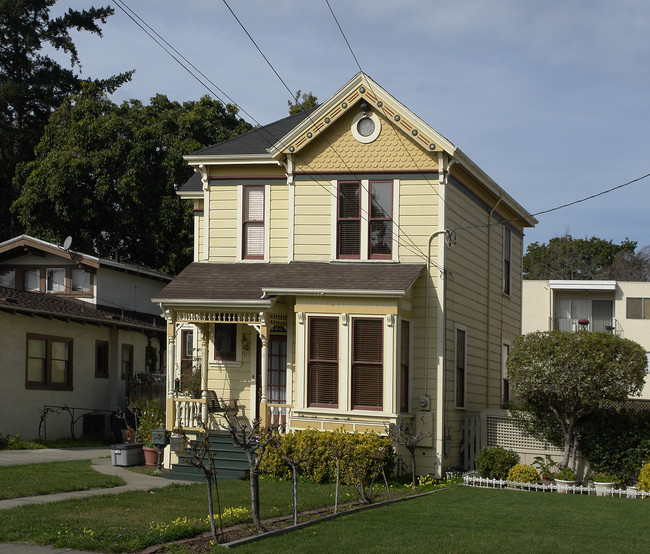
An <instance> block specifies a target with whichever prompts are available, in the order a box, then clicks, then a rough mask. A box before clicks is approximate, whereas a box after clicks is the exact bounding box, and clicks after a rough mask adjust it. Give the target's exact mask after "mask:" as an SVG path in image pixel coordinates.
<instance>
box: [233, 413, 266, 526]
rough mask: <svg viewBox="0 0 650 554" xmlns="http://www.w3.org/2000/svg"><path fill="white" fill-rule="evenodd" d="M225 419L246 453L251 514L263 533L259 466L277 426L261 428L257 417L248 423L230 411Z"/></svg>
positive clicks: (239, 445) (237, 442) (234, 437)
mask: <svg viewBox="0 0 650 554" xmlns="http://www.w3.org/2000/svg"><path fill="white" fill-rule="evenodd" d="M225 419H226V423H227V425H228V431H229V432H230V436H231V437H232V440H233V443H234V444H235V445H236V446H238V447H239V448H241V449H242V450H243V451H244V452H245V453H246V459H247V460H248V468H249V474H250V486H251V514H252V516H253V523H254V524H255V528H256V529H257V532H258V533H263V532H264V527H263V526H262V522H261V520H260V480H259V467H260V462H261V461H262V456H263V455H264V450H266V448H267V446H268V445H269V444H271V442H273V441H274V440H275V437H276V436H277V435H278V427H277V426H276V425H271V426H269V427H267V428H262V427H261V426H260V420H259V419H256V420H254V421H253V422H252V423H249V422H248V421H247V420H244V419H243V418H239V417H237V415H236V414H234V413H232V412H226V413H225Z"/></svg>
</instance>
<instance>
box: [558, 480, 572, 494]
mask: <svg viewBox="0 0 650 554" xmlns="http://www.w3.org/2000/svg"><path fill="white" fill-rule="evenodd" d="M575 484H576V482H575V481H564V480H563V479H556V480H555V485H556V486H557V492H559V493H560V494H569V493H573V489H572V487H573V485H575Z"/></svg>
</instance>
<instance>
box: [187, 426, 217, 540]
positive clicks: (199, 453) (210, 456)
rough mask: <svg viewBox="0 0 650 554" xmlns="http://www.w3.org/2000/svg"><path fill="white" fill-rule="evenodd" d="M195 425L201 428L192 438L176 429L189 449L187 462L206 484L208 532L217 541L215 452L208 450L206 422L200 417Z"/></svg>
mask: <svg viewBox="0 0 650 554" xmlns="http://www.w3.org/2000/svg"><path fill="white" fill-rule="evenodd" d="M197 426H198V427H199V428H200V429H201V431H199V433H198V438H197V439H195V440H193V439H191V438H190V437H188V436H187V433H186V432H185V430H184V429H183V428H182V427H181V428H180V429H179V430H178V433H179V435H180V436H181V437H182V438H183V441H184V443H185V446H186V447H187V448H189V449H190V454H191V456H190V457H189V458H186V462H185V463H187V464H189V465H191V466H192V467H195V468H197V469H199V470H200V471H201V472H202V473H203V477H204V478H205V481H206V483H207V485H208V514H209V516H210V533H211V535H212V539H213V540H214V541H215V542H217V541H218V539H217V528H216V524H215V521H214V502H213V497H212V484H213V483H214V484H215V486H216V487H217V498H218V497H219V488H218V487H219V485H218V484H217V470H216V469H215V467H214V458H215V452H213V451H211V450H210V433H209V431H208V428H207V425H206V422H204V421H202V420H201V419H198V420H197ZM218 513H219V529H220V530H221V532H222V533H223V524H222V522H221V509H220V508H219V512H218Z"/></svg>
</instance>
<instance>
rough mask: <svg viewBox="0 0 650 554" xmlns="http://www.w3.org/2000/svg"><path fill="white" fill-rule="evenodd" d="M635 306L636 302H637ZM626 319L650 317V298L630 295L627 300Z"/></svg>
mask: <svg viewBox="0 0 650 554" xmlns="http://www.w3.org/2000/svg"><path fill="white" fill-rule="evenodd" d="M637 303H638V306H635V305H634V304H637ZM625 317H626V319H650V298H640V297H630V298H627V299H626V302H625Z"/></svg>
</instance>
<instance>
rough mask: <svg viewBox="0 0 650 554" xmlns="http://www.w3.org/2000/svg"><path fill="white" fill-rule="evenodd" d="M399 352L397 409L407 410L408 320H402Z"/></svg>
mask: <svg viewBox="0 0 650 554" xmlns="http://www.w3.org/2000/svg"><path fill="white" fill-rule="evenodd" d="M401 343H402V350H401V352H400V374H399V411H400V412H408V411H409V322H408V321H402V337H401Z"/></svg>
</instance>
